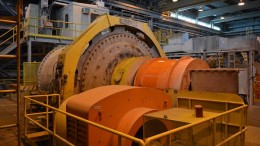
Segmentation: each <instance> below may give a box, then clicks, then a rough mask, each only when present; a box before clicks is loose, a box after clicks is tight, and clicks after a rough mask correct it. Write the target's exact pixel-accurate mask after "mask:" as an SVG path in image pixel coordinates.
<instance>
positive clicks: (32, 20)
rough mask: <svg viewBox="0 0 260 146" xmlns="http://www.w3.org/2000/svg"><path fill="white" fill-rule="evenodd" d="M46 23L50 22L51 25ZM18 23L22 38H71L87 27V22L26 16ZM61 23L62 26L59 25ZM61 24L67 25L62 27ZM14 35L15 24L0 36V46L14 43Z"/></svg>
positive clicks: (15, 31)
mask: <svg viewBox="0 0 260 146" xmlns="http://www.w3.org/2000/svg"><path fill="white" fill-rule="evenodd" d="M40 22H41V23H42V24H41V23H40ZM46 24H52V25H53V26H48V25H46ZM20 25H21V30H20V32H23V35H22V38H24V37H29V36H33V37H43V38H53V39H60V40H73V39H75V38H76V37H77V36H79V35H80V34H81V32H82V31H83V30H84V29H85V28H86V27H87V24H83V23H74V22H65V21H58V20H47V19H43V18H37V17H29V18H26V19H25V20H24V21H23V22H21V23H20ZM61 25H62V27H60V26H61ZM63 25H64V26H65V25H66V26H68V27H67V28H64V27H63ZM16 35H17V26H14V27H12V28H10V29H9V30H8V31H6V32H5V33H3V34H2V35H1V36H0V40H3V41H2V42H1V43H0V46H3V45H6V46H5V48H7V47H9V46H11V45H13V44H15V43H16Z"/></svg>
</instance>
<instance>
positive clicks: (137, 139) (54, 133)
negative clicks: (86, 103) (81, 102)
mask: <svg viewBox="0 0 260 146" xmlns="http://www.w3.org/2000/svg"><path fill="white" fill-rule="evenodd" d="M57 95H58V96H59V94H50V95H34V96H24V99H25V100H30V101H32V102H34V103H37V104H39V105H42V106H44V107H46V108H47V109H51V110H53V111H54V116H55V115H56V114H55V113H56V112H58V113H61V114H64V115H66V116H69V117H72V118H74V119H76V120H79V121H81V122H84V123H87V124H90V125H92V126H95V127H97V128H100V129H102V130H104V131H107V132H110V133H113V134H115V135H118V141H121V137H124V138H126V139H129V140H131V141H133V142H136V143H138V144H139V145H140V146H144V145H145V144H144V141H143V140H142V139H139V138H136V137H133V136H130V135H127V134H125V133H122V132H119V131H116V130H114V129H111V128H109V127H106V126H103V125H100V124H97V123H95V122H92V121H89V120H86V119H84V118H81V117H78V116H76V115H73V114H71V113H67V112H65V111H62V110H60V109H57V108H55V107H52V106H49V105H48V102H46V103H47V104H44V103H42V102H39V101H37V100H34V99H31V98H34V97H46V96H57ZM25 106H26V104H25ZM46 113H49V112H46ZM27 115H28V114H27V113H26V107H25V118H27V119H28V120H30V121H32V122H33V123H35V124H36V125H38V126H40V127H41V128H43V129H44V130H46V131H47V132H49V133H50V134H51V135H53V136H55V137H57V138H58V139H60V140H62V141H63V142H65V143H66V144H68V145H73V144H72V143H70V142H69V141H67V140H66V139H64V138H62V137H61V136H59V135H58V134H56V126H55V124H54V130H53V131H51V130H49V129H48V127H47V126H46V127H45V126H43V125H41V124H40V123H38V122H37V121H35V120H33V119H32V118H30V117H28V116H27ZM31 115H32V114H31ZM47 115H48V114H47ZM54 119H55V117H54ZM46 121H47V122H48V120H46ZM47 125H48V124H47ZM119 145H121V143H119Z"/></svg>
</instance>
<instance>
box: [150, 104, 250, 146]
mask: <svg viewBox="0 0 260 146" xmlns="http://www.w3.org/2000/svg"><path fill="white" fill-rule="evenodd" d="M234 112H239V113H240V114H241V119H244V120H245V121H242V120H241V121H240V125H239V131H238V132H236V133H234V134H232V135H229V136H227V137H225V138H224V139H222V140H221V142H217V141H216V139H215V136H216V125H217V118H221V119H225V116H228V115H229V114H231V113H234ZM246 112H247V105H243V106H239V107H237V108H234V109H231V110H228V111H226V112H223V113H220V114H218V115H216V116H212V117H209V118H205V119H204V120H201V121H197V122H194V123H190V124H187V125H184V126H181V127H178V128H175V129H172V130H169V131H166V132H163V133H161V134H158V135H154V136H151V137H149V138H147V139H146V141H145V145H147V146H149V145H150V144H151V143H152V142H155V141H157V140H159V139H161V138H165V137H167V145H169V146H170V145H172V140H173V139H172V135H173V134H175V133H177V132H180V131H182V130H185V129H189V128H193V127H195V126H197V125H199V124H202V123H205V122H210V125H211V129H212V131H213V133H212V135H213V136H212V139H211V142H212V145H214V146H221V145H224V144H226V143H227V142H229V141H230V140H232V139H234V138H235V137H237V136H239V135H241V134H243V133H244V132H245V131H246V130H247V126H246V119H247V114H246ZM223 124H225V125H227V124H228V123H223Z"/></svg>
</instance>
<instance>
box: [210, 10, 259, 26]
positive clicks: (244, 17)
mask: <svg viewBox="0 0 260 146" xmlns="http://www.w3.org/2000/svg"><path fill="white" fill-rule="evenodd" d="M254 17H260V11H257V12H253V13H245V14H241V15H235V16H231V17H226V18H225V19H213V20H212V21H211V22H212V23H214V24H216V23H222V22H229V21H235V20H241V19H248V18H254Z"/></svg>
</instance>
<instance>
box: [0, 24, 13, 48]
mask: <svg viewBox="0 0 260 146" xmlns="http://www.w3.org/2000/svg"><path fill="white" fill-rule="evenodd" d="M16 35H17V26H14V27H12V28H10V29H9V30H8V31H6V32H5V33H3V34H2V35H1V36H0V40H3V41H2V42H1V43H0V46H3V45H7V46H6V47H9V46H11V45H13V44H14V43H16Z"/></svg>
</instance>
